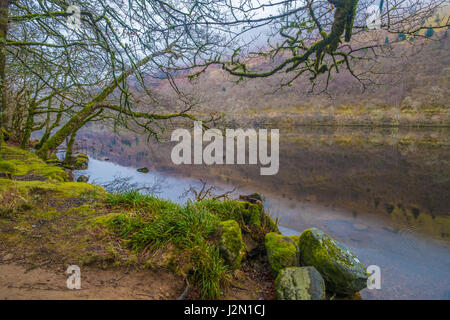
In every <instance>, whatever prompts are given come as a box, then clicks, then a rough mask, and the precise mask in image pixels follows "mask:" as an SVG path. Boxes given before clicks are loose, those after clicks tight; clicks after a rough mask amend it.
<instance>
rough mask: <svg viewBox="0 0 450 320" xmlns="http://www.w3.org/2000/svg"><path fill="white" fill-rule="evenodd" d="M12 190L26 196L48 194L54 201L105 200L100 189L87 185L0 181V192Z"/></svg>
mask: <svg viewBox="0 0 450 320" xmlns="http://www.w3.org/2000/svg"><path fill="white" fill-rule="evenodd" d="M12 189H15V190H19V191H20V192H22V193H23V192H25V193H26V194H48V195H51V197H52V198H55V199H65V198H80V197H89V198H91V199H99V200H100V199H105V198H106V191H105V190H104V189H103V188H102V187H100V186H96V185H92V184H88V183H82V182H50V181H14V180H7V179H0V192H8V191H9V190H12Z"/></svg>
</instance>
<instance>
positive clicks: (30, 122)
mask: <svg viewBox="0 0 450 320" xmlns="http://www.w3.org/2000/svg"><path fill="white" fill-rule="evenodd" d="M35 111H36V104H35V103H34V102H31V105H30V107H29V108H28V115H27V121H26V122H25V128H24V131H23V136H22V143H21V144H20V147H21V148H22V149H26V148H27V146H28V143H29V142H30V137H31V132H32V131H33V126H34V112H35Z"/></svg>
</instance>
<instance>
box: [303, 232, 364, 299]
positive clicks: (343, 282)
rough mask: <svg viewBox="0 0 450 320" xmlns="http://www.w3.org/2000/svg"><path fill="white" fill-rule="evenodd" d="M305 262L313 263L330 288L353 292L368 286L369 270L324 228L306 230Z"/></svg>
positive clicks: (336, 291) (308, 264) (337, 291)
mask: <svg viewBox="0 0 450 320" xmlns="http://www.w3.org/2000/svg"><path fill="white" fill-rule="evenodd" d="M299 247H300V253H301V259H300V260H301V263H302V265H303V266H313V267H315V268H316V269H317V271H319V272H320V274H321V275H322V277H323V278H324V280H325V283H326V286H327V290H329V291H331V292H335V293H338V294H343V295H351V294H354V293H355V292H358V291H360V290H362V289H364V288H365V287H366V286H367V278H368V276H369V274H368V273H367V271H366V269H365V268H364V266H363V265H362V264H361V262H360V261H359V260H358V258H357V257H356V256H355V255H354V254H353V253H351V252H350V251H349V249H348V248H347V247H345V246H344V245H343V244H341V243H339V242H337V241H336V240H334V239H332V238H331V237H330V236H329V235H327V234H326V233H324V232H323V231H321V230H319V229H316V228H311V229H307V230H305V231H304V232H303V233H302V235H301V236H300V239H299Z"/></svg>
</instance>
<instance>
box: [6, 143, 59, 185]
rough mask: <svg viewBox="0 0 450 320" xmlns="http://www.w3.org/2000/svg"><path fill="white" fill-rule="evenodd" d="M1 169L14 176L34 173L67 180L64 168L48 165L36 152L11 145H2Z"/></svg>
mask: <svg viewBox="0 0 450 320" xmlns="http://www.w3.org/2000/svg"><path fill="white" fill-rule="evenodd" d="M0 158H1V159H0V171H6V172H9V173H11V175H12V176H21V175H34V176H40V177H44V178H47V179H53V180H56V181H67V174H66V172H65V171H64V169H63V168H61V167H57V166H52V165H48V164H47V163H45V162H44V161H42V160H41V159H40V158H39V157H38V156H36V155H35V154H33V153H31V152H29V151H26V150H22V149H19V148H16V147H11V146H7V145H5V146H2V149H1V153H0Z"/></svg>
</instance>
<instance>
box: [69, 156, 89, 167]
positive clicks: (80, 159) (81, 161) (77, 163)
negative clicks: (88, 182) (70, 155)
mask: <svg viewBox="0 0 450 320" xmlns="http://www.w3.org/2000/svg"><path fill="white" fill-rule="evenodd" d="M88 164H89V157H88V155H86V154H79V155H77V156H76V157H75V159H74V161H73V168H74V169H76V170H85V169H87V168H88Z"/></svg>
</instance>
